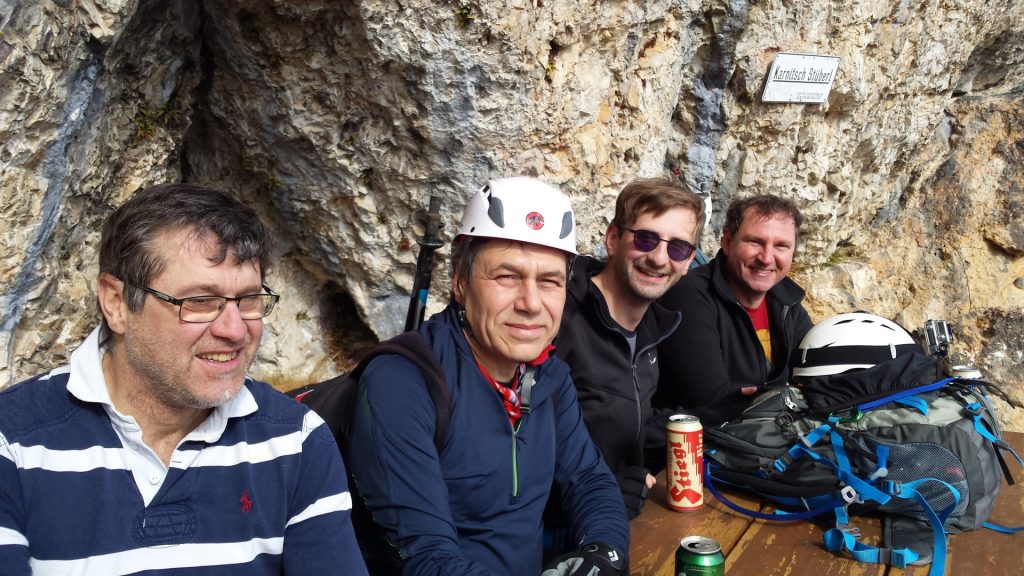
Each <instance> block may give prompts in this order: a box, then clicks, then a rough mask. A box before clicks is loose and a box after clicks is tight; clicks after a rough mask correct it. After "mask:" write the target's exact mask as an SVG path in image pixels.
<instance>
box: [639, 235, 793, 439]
mask: <svg viewBox="0 0 1024 576" xmlns="http://www.w3.org/2000/svg"><path fill="white" fill-rule="evenodd" d="M725 268H726V257H725V254H723V253H722V252H721V251H719V252H718V254H717V255H716V256H715V259H714V260H712V261H711V262H710V263H708V264H707V265H705V266H701V267H700V268H696V269H693V270H690V272H689V273H688V274H687V275H686V276H685V277H683V279H682V280H680V281H679V282H678V283H677V284H676V285H675V286H674V287H672V288H671V289H670V290H669V291H668V292H667V293H666V294H665V296H663V297H662V299H661V304H662V305H663V306H665V307H666V308H669V309H671V310H678V311H681V312H682V314H683V323H682V325H681V326H680V327H679V329H678V330H676V331H675V333H673V334H672V336H670V337H669V338H668V339H666V340H665V341H663V342H662V343H661V345H660V346H659V355H660V357H661V379H660V382H659V385H658V394H657V395H656V396H655V399H654V405H655V411H656V417H655V421H656V422H657V423H658V424H659V425H661V426H664V425H665V423H667V421H668V416H669V415H671V414H672V413H675V412H684V413H689V414H694V415H696V416H698V417H700V419H701V423H702V424H703V425H704V427H705V428H707V427H708V426H716V425H718V424H720V423H722V422H724V421H726V420H730V419H732V418H735V417H736V416H739V414H740V412H742V411H743V409H744V408H745V407H746V406H747V405H748V404H749V401H750V399H751V398H752V397H744V396H743V395H741V394H740V388H742V387H745V386H780V385H783V384H785V383H786V382H787V381H788V380H789V364H790V356H791V355H792V353H793V351H794V350H795V349H796V348H797V346H799V344H800V341H801V340H803V337H804V335H805V334H807V331H808V330H810V328H811V319H810V317H809V316H808V315H807V311H806V310H804V307H803V305H802V304H801V301H802V300H803V297H804V290H803V288H801V287H800V286H799V285H797V283H796V282H794V281H792V280H790V279H789V278H788V277H787V278H783V279H782V281H781V282H779V283H778V284H776V285H775V286H773V287H772V288H771V290H769V291H768V295H767V296H766V298H767V299H768V325H769V330H770V331H771V337H772V362H771V365H769V364H768V362H767V360H766V359H765V356H764V349H763V348H762V347H761V342H760V341H759V340H758V339H757V333H756V331H755V330H754V324H753V322H751V320H750V316H749V315H747V311H746V309H745V308H744V307H743V305H742V304H740V303H739V302H738V301H737V300H736V297H735V296H734V295H733V292H732V289H731V288H730V286H729V282H728V281H727V280H726V278H725V275H724V272H725Z"/></svg>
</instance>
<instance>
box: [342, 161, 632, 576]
mask: <svg viewBox="0 0 1024 576" xmlns="http://www.w3.org/2000/svg"><path fill="white" fill-rule="evenodd" d="M452 252H453V253H452V284H451V286H452V299H451V302H450V303H449V305H448V307H447V308H446V309H445V310H443V311H442V312H440V313H438V314H436V315H435V316H433V317H432V318H431V319H430V320H428V321H427V322H425V323H424V324H423V325H422V326H421V327H420V329H419V333H420V334H421V335H422V336H423V337H424V338H425V339H426V340H427V341H428V342H429V344H430V346H431V348H432V349H433V351H434V354H435V355H436V357H437V359H438V360H439V361H440V365H441V368H442V370H443V372H444V374H445V377H446V382H447V385H448V389H449V392H450V394H451V405H452V411H451V422H450V424H449V426H448V429H447V435H446V437H445V442H444V447H443V449H441V450H440V451H439V450H438V449H437V448H436V447H435V445H434V443H433V433H434V430H435V426H436V424H435V416H436V412H435V409H434V406H435V404H434V402H433V400H432V399H431V397H430V395H429V392H428V388H427V385H426V383H425V380H424V377H423V375H422V374H421V372H420V371H419V369H417V368H416V366H415V365H414V364H413V363H412V362H410V361H408V360H406V359H404V358H401V357H398V356H394V355H385V356H381V357H378V358H377V359H375V360H374V361H373V362H371V363H370V364H369V366H368V367H367V368H366V370H365V371H364V372H363V375H362V378H361V380H360V390H359V399H358V404H357V410H356V415H355V416H354V419H353V426H352V435H351V456H352V458H351V459H352V462H351V467H352V470H353V474H354V477H355V479H356V482H357V484H358V486H359V491H360V494H361V496H362V497H363V499H364V501H365V503H366V505H367V508H368V509H369V510H370V511H371V512H372V514H373V517H374V520H375V521H376V522H377V524H378V526H379V527H380V528H381V529H382V530H383V532H384V533H385V535H386V539H387V541H388V542H389V543H390V544H391V552H392V554H391V556H392V558H391V559H390V560H391V564H392V566H393V567H395V566H397V567H398V568H400V569H401V571H402V573H403V574H428V573H429V574H510V575H518V574H538V573H540V572H541V568H542V542H541V540H542V519H541V516H542V513H543V510H544V506H545V503H546V502H547V499H548V495H549V493H550V492H551V489H552V486H557V487H558V488H559V489H560V494H561V495H562V497H563V500H562V506H563V508H564V509H565V510H567V513H568V515H569V517H570V531H571V534H572V538H573V541H574V542H575V544H576V547H577V548H578V550H577V551H576V552H573V553H571V554H570V555H568V556H566V557H563V558H558V559H556V560H555V561H554V563H553V566H555V568H552V570H551V572H550V573H552V574H573V573H576V574H593V575H595V576H596V575H598V574H600V575H609V574H626V573H628V568H627V562H626V557H625V554H626V552H627V551H628V548H629V530H628V526H627V521H626V515H625V509H624V507H623V504H622V497H621V495H620V494H619V489H618V485H617V484H616V481H615V478H614V476H612V474H611V472H610V471H609V470H608V467H607V466H606V465H605V463H604V461H603V459H602V458H601V454H600V452H599V451H598V450H597V448H596V447H595V446H594V444H593V443H592V442H591V440H590V437H589V435H588V434H587V430H586V427H585V425H584V423H583V417H582V414H581V411H580V407H579V403H578V402H577V398H576V392H575V388H574V387H573V384H572V380H571V378H570V376H569V368H568V366H566V364H565V363H564V362H562V361H561V360H559V359H557V358H554V357H549V356H548V352H549V351H550V349H551V340H552V339H553V338H554V336H555V334H556V333H557V331H558V327H559V323H560V321H561V317H562V307H563V305H564V304H565V290H566V283H567V278H568V270H569V265H570V263H571V260H572V258H573V257H574V256H575V254H576V234H575V223H574V221H573V213H572V207H571V205H570V203H569V200H568V198H567V197H566V196H564V195H563V194H562V193H561V192H559V191H558V190H556V189H554V188H552V187H551V186H549V185H547V184H544V183H542V182H540V181H538V180H534V179H530V178H503V179H498V180H492V181H490V182H488V183H487V185H486V186H484V187H483V188H481V189H480V190H479V191H478V192H477V193H476V195H474V196H473V198H472V199H471V200H470V201H469V204H468V205H467V207H466V210H465V214H464V216H463V218H462V222H461V224H460V225H459V228H458V231H457V233H456V238H455V241H454V243H453V250H452ZM581 570H582V572H581ZM592 570H593V571H592Z"/></svg>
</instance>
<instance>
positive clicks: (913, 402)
mask: <svg viewBox="0 0 1024 576" xmlns="http://www.w3.org/2000/svg"><path fill="white" fill-rule="evenodd" d="M896 402H897V403H899V404H903V405H904V406H910V407H911V408H913V409H915V410H917V411H918V412H920V413H921V414H924V415H925V416H927V415H928V402H926V401H925V400H924V398H921V397H919V396H907V397H906V398H898V399H897V400H896Z"/></svg>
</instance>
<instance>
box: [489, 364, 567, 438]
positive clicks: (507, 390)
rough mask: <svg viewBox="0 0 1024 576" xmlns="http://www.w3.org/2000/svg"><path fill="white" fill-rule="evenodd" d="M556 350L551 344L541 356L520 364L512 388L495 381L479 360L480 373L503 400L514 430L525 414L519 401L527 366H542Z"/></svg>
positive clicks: (513, 378)
mask: <svg viewBox="0 0 1024 576" xmlns="http://www.w3.org/2000/svg"><path fill="white" fill-rule="evenodd" d="M554 349H555V347H554V346H551V345H550V344H549V345H548V346H547V347H545V348H544V350H542V351H541V353H540V355H539V356H537V357H536V358H534V359H533V360H531V361H530V362H527V363H525V364H520V365H519V366H518V367H517V368H516V373H515V375H514V376H513V377H512V382H511V384H512V385H511V386H506V385H504V384H502V383H501V382H498V381H497V380H495V379H494V377H493V376H491V374H490V372H488V371H487V369H486V368H484V366H483V364H481V363H480V361H479V360H477V363H476V366H477V368H479V369H480V373H481V374H483V375H484V378H486V379H487V381H488V382H490V383H491V387H492V388H494V391H495V392H497V393H498V397H499V398H501V403H502V404H504V406H505V412H506V413H507V414H508V420H509V423H511V424H512V427H513V428H515V427H516V423H518V422H519V419H520V418H522V417H523V412H522V408H521V406H520V399H519V392H520V390H519V380H520V376H522V374H523V370H525V369H526V366H540V365H541V364H543V363H544V361H546V360H547V359H548V356H550V355H551V351H552V350H554Z"/></svg>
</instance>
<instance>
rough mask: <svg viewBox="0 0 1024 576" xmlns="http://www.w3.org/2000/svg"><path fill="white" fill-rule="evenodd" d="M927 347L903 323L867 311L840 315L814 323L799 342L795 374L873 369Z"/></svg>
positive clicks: (795, 359) (820, 374) (828, 374)
mask: <svg viewBox="0 0 1024 576" xmlns="http://www.w3.org/2000/svg"><path fill="white" fill-rule="evenodd" d="M911 352H921V353H923V352H924V350H923V349H922V348H921V345H920V344H918V343H917V341H916V340H914V337H913V336H911V335H910V333H909V332H907V331H906V330H905V329H904V328H903V327H902V326H900V325H899V324H897V323H895V322H893V321H892V320H887V319H885V318H882V317H881V316H875V315H874V314H868V313H867V312H851V313H847V314H838V315H836V316H832V317H831V318H828V319H826V320H822V321H821V322H819V323H817V324H815V325H814V326H813V327H812V328H811V329H810V330H809V331H808V332H807V335H806V336H804V339H803V340H802V341H801V342H800V347H799V348H798V349H797V351H796V357H795V358H794V363H793V376H795V377H800V376H830V375H832V374H840V373H842V372H846V371H848V370H856V369H862V368H871V367H873V366H875V365H877V364H881V363H882V362H885V361H887V360H892V359H894V358H896V356H899V355H902V354H908V353H911Z"/></svg>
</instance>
